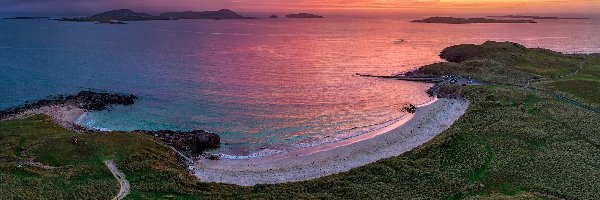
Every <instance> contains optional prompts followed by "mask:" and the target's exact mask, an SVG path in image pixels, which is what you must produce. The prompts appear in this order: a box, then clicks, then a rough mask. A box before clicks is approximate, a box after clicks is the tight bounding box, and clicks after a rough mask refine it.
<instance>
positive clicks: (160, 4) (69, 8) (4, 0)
mask: <svg viewBox="0 0 600 200" xmlns="http://www.w3.org/2000/svg"><path fill="white" fill-rule="evenodd" d="M120 8H130V9H133V10H135V11H139V12H149V13H159V12H165V11H184V10H194V11H203V10H216V9H220V8H229V9H232V10H235V11H240V12H267V11H273V12H297V11H298V12H299V11H316V12H318V11H321V12H372V13H373V12H406V13H516V14H522V13H570V14H597V13H598V12H600V0H0V14H34V13H38V14H54V15H72V14H81V15H87V14H94V13H97V12H102V11H106V10H112V9H120Z"/></svg>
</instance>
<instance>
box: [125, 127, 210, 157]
mask: <svg viewBox="0 0 600 200" xmlns="http://www.w3.org/2000/svg"><path fill="white" fill-rule="evenodd" d="M135 132H140V133H144V134H148V135H151V136H153V137H155V138H157V139H159V140H161V141H162V142H164V143H165V144H167V145H169V146H172V147H174V148H175V149H177V150H178V151H180V152H182V153H184V154H188V155H191V156H192V157H195V156H199V155H202V153H203V152H204V151H205V150H207V149H212V148H218V147H219V146H220V145H221V138H220V137H219V135H217V134H215V133H210V132H206V131H201V130H195V131H189V132H184V131H169V130H161V131H144V130H138V131H135Z"/></svg>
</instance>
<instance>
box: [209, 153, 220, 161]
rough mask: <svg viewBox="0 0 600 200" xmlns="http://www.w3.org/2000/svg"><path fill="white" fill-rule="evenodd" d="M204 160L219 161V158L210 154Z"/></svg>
mask: <svg viewBox="0 0 600 200" xmlns="http://www.w3.org/2000/svg"><path fill="white" fill-rule="evenodd" d="M206 159H209V160H221V156H219V155H215V154H210V155H207V156H206Z"/></svg>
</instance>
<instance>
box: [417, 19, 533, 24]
mask: <svg viewBox="0 0 600 200" xmlns="http://www.w3.org/2000/svg"><path fill="white" fill-rule="evenodd" d="M411 22H415V23H434V24H480V23H483V24H486V23H511V24H513V23H537V22H536V21H533V20H526V19H510V20H508V19H488V18H458V17H429V18H425V19H419V20H413V21H411Z"/></svg>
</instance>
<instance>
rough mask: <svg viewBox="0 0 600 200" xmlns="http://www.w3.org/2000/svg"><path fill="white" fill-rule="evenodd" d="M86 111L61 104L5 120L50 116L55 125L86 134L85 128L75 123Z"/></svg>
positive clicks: (27, 111)
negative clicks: (41, 115) (38, 115)
mask: <svg viewBox="0 0 600 200" xmlns="http://www.w3.org/2000/svg"><path fill="white" fill-rule="evenodd" d="M86 112H87V111H86V110H85V109H81V108H79V107H77V106H75V105H70V104H61V105H50V106H43V107H41V108H34V109H29V110H26V111H24V112H21V113H19V114H16V115H13V116H11V117H8V118H7V119H5V120H10V119H16V118H22V117H26V116H31V115H37V114H44V115H48V116H50V118H52V121H54V123H56V124H57V125H59V126H61V127H63V128H65V129H68V130H72V131H76V132H86V131H88V129H87V128H85V127H83V126H80V125H78V124H77V123H76V122H77V120H78V119H79V117H80V116H82V115H83V114H85V113H86Z"/></svg>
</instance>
